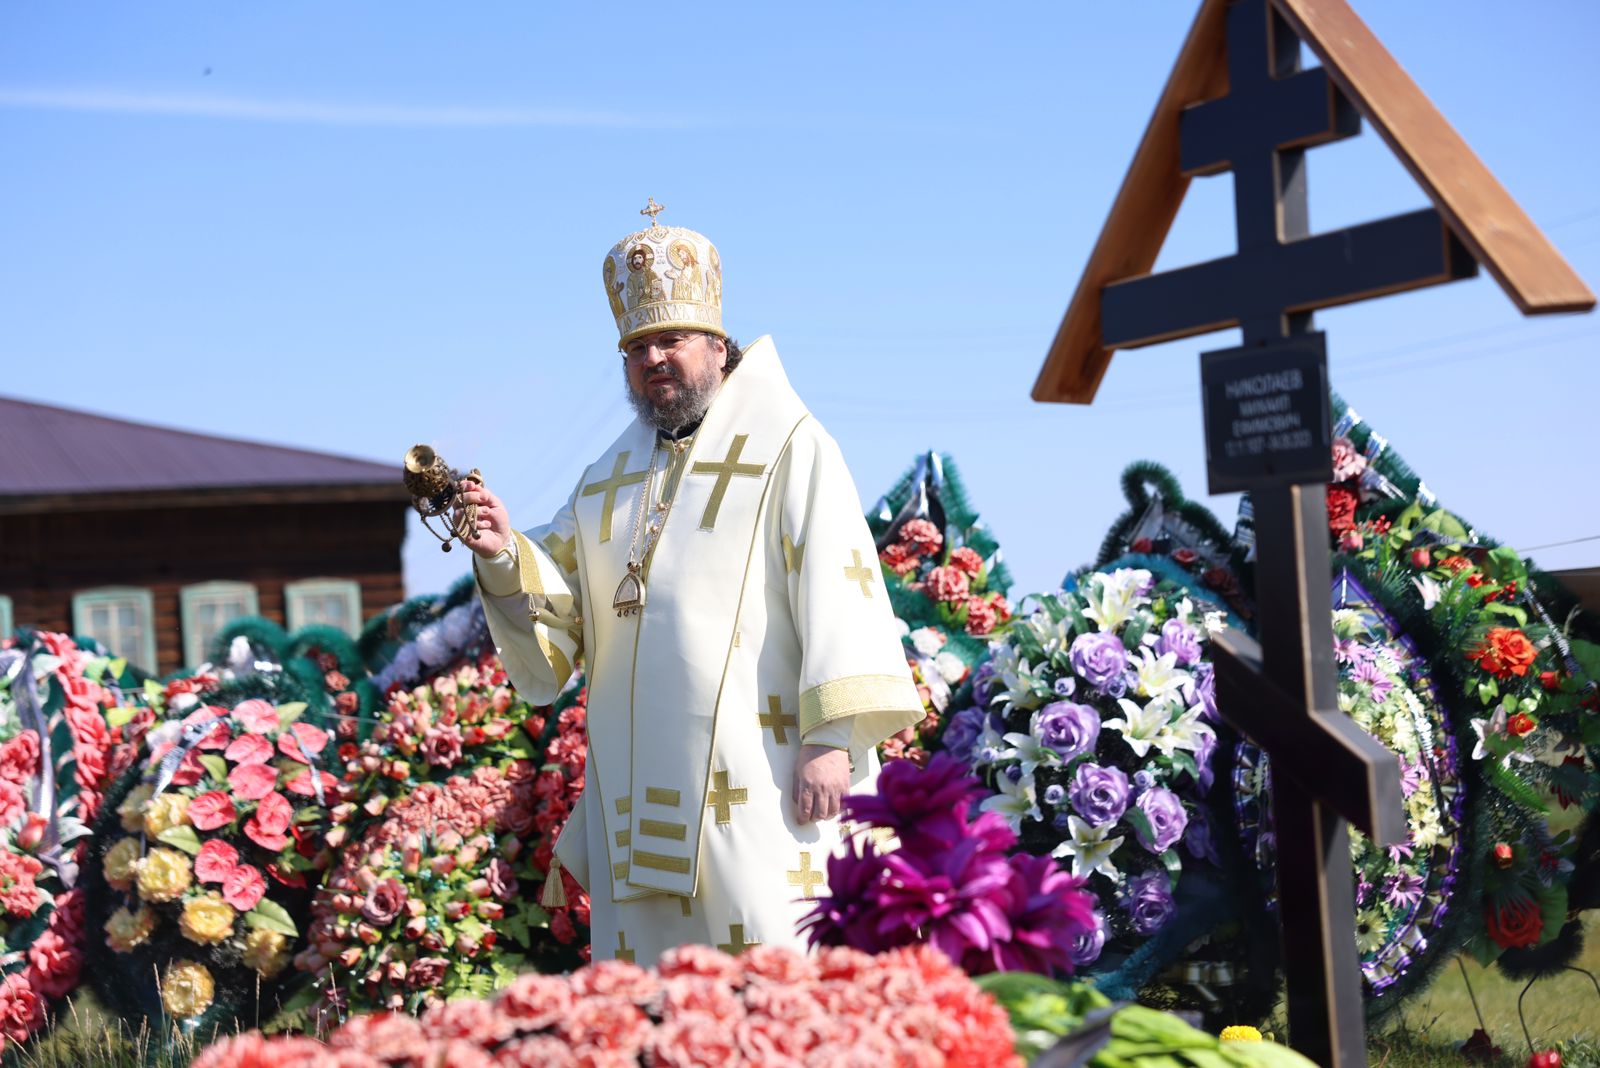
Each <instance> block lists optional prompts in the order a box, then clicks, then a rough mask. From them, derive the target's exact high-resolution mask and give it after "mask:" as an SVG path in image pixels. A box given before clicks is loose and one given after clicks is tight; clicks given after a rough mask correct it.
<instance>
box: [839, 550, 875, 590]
mask: <svg viewBox="0 0 1600 1068" xmlns="http://www.w3.org/2000/svg"><path fill="white" fill-rule="evenodd" d="M850 558H851V559H852V560H854V561H855V563H854V565H853V566H851V567H847V568H845V569H844V577H845V578H847V579H849V580H850V581H851V582H859V583H861V596H863V597H865V598H866V599H867V600H869V601H870V600H871V599H872V568H870V567H866V566H865V565H863V564H862V563H861V550H860V549H851V550H850Z"/></svg>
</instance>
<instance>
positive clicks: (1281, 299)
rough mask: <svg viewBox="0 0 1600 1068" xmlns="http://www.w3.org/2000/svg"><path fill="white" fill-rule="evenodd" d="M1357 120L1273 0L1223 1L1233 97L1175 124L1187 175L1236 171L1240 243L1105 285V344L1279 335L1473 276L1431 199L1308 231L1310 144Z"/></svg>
mask: <svg viewBox="0 0 1600 1068" xmlns="http://www.w3.org/2000/svg"><path fill="white" fill-rule="evenodd" d="M1360 129H1361V117H1360V115H1359V114H1358V113H1357V112H1356V110H1355V108H1354V107H1353V106H1352V105H1351V103H1350V101H1349V100H1348V99H1347V98H1346V97H1345V95H1344V94H1343V93H1342V92H1340V91H1339V89H1338V87H1337V86H1335V85H1334V84H1333V82H1332V80H1331V79H1329V77H1328V72H1327V71H1325V70H1323V69H1322V68H1321V67H1317V68H1314V69H1312V70H1301V69H1300V42H1299V40H1298V38H1296V37H1295V36H1294V33H1293V32H1292V31H1291V30H1290V29H1289V27H1288V25H1287V24H1286V23H1284V22H1283V21H1282V19H1281V17H1280V16H1278V15H1277V13H1276V12H1275V11H1274V10H1272V8H1271V7H1270V5H1269V4H1268V3H1267V2H1266V0H1236V2H1234V3H1232V4H1231V5H1230V6H1229V8H1228V95H1227V96H1224V97H1221V98H1220V99H1217V100H1210V101H1207V102H1205V103H1203V104H1196V105H1194V106H1193V107H1190V108H1188V109H1187V110H1186V111H1184V113H1183V118H1182V121H1181V124H1180V127H1179V146H1180V147H1179V152H1180V164H1179V166H1180V168H1181V169H1182V171H1183V173H1184V174H1186V175H1191V176H1196V175H1209V174H1217V173H1219V172H1221V171H1225V170H1227V171H1232V172H1233V199H1234V216H1235V227H1236V232H1237V235H1238V249H1237V251H1236V252H1235V253H1234V254H1233V255H1232V256H1225V257H1223V258H1221V259H1217V260H1211V261H1209V262H1207V263H1200V264H1196V265H1194V266H1192V267H1183V268H1179V269H1177V270H1172V271H1166V272H1163V273H1161V274H1152V275H1145V276H1144V277H1142V278H1132V279H1129V280H1127V281H1124V282H1117V283H1113V284H1111V285H1108V286H1106V287H1105V288H1104V290H1102V291H1101V296H1100V314H1101V319H1102V336H1103V339H1104V344H1105V346H1106V347H1107V348H1114V349H1115V348H1136V347H1138V346H1140V345H1151V344H1155V343H1156V342H1160V341H1171V340H1174V339H1176V338H1181V337H1189V336H1192V335H1194V334H1203V333H1208V332H1210V331H1213V330H1220V329H1223V328H1226V327H1231V326H1241V327H1244V329H1245V334H1246V338H1245V340H1246V344H1249V343H1251V342H1252V340H1253V338H1252V335H1255V337H1279V336H1282V335H1283V333H1284V332H1285V329H1286V325H1285V317H1290V318H1292V317H1295V316H1300V315H1305V314H1309V313H1310V312H1311V311H1313V310H1314V309H1317V308H1329V307H1333V306H1335V305H1338V304H1347V303H1350V302H1352V301H1357V300H1365V299H1367V298H1369V297H1377V296H1382V295H1384V294H1388V293H1399V292H1402V291H1404V290H1409V289H1417V288H1420V287H1422V286H1428V285H1434V284H1436V283H1439V282H1448V281H1452V280H1454V279H1458V278H1470V277H1472V276H1473V275H1475V274H1476V273H1477V269H1478V265H1477V261H1476V260H1474V259H1473V257H1472V255H1471V253H1470V252H1468V251H1467V249H1466V248H1465V246H1463V245H1462V244H1461V242H1460V241H1458V240H1457V239H1456V237H1455V235H1454V234H1453V233H1452V232H1451V230H1450V228H1449V227H1448V226H1447V225H1446V224H1445V222H1444V219H1443V218H1442V217H1441V216H1440V214H1439V213H1438V211H1436V210H1434V209H1433V208H1427V209H1424V210H1422V211H1416V212H1411V213H1410V214H1407V215H1397V216H1394V217H1392V218H1388V219H1383V220H1380V221H1378V222H1371V223H1364V224H1362V225H1360V226H1352V227H1349V228H1348V229H1344V230H1336V231H1332V232H1330V233H1326V234H1318V235H1316V236H1311V222H1310V215H1309V212H1308V210H1307V199H1306V169H1305V150H1306V149H1308V148H1311V147H1314V146H1316V145H1323V144H1327V143H1329V142H1331V141H1337V140H1341V139H1343V138H1346V137H1351V136H1353V135H1355V134H1357V133H1359V132H1360Z"/></svg>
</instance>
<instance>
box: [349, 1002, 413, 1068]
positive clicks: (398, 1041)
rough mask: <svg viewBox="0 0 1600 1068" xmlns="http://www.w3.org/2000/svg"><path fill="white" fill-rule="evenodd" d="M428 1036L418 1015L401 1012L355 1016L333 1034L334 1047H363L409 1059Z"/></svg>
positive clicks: (370, 1051)
mask: <svg viewBox="0 0 1600 1068" xmlns="http://www.w3.org/2000/svg"><path fill="white" fill-rule="evenodd" d="M424 1041H425V1039H424V1038H423V1036H422V1025H421V1024H419V1023H418V1022H417V1019H416V1017H414V1016H409V1015H407V1014H405V1013H398V1012H375V1013H372V1014H371V1015H364V1016H352V1017H350V1019H348V1020H347V1021H345V1023H344V1026H342V1027H340V1028H339V1029H338V1030H337V1031H335V1032H333V1034H331V1035H329V1036H328V1045H330V1046H332V1047H333V1048H334V1049H354V1050H361V1051H362V1052H364V1053H367V1054H370V1055H371V1056H373V1057H378V1058H380V1059H382V1060H386V1061H387V1060H395V1061H398V1060H406V1059H409V1058H410V1056H411V1054H412V1052H413V1051H415V1050H416V1048H417V1047H418V1046H419V1045H421V1044H422V1043H423V1042H424Z"/></svg>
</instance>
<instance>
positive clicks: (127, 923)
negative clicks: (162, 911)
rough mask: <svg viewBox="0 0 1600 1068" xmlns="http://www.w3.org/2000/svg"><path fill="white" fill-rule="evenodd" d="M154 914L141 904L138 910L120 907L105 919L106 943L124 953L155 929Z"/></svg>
mask: <svg viewBox="0 0 1600 1068" xmlns="http://www.w3.org/2000/svg"><path fill="white" fill-rule="evenodd" d="M156 919H157V918H156V914H155V912H154V911H153V910H152V909H149V908H147V907H145V906H143V905H141V906H139V911H138V912H129V911H128V910H127V909H126V908H120V909H118V910H117V911H115V912H113V913H112V914H111V918H110V919H109V920H107V921H106V945H108V946H110V947H111V948H112V949H114V950H116V951H117V952H118V953H126V952H128V951H129V950H131V949H132V948H133V947H134V946H137V945H138V944H139V943H141V942H143V941H144V940H145V939H146V938H149V937H150V932H152V931H154V930H155V929H156Z"/></svg>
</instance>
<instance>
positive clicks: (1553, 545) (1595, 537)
mask: <svg viewBox="0 0 1600 1068" xmlns="http://www.w3.org/2000/svg"><path fill="white" fill-rule="evenodd" d="M1585 541H1600V534H1590V535H1589V536H1588V537H1586V538H1570V539H1568V540H1567V541H1553V542H1550V543H1549V544H1548V545H1528V546H1524V547H1523V548H1520V549H1518V550H1517V552H1519V553H1531V552H1537V551H1538V550H1540V549H1559V548H1560V547H1561V546H1563V545H1577V544H1579V543H1581V542H1585Z"/></svg>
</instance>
